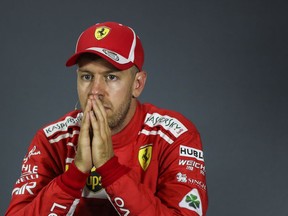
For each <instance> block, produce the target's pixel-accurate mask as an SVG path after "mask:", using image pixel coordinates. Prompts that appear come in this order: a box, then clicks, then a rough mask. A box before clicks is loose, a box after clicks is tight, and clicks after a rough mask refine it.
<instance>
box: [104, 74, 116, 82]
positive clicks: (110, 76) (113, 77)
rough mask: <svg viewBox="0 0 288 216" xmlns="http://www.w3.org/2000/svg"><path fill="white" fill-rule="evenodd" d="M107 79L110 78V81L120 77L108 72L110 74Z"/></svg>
mask: <svg viewBox="0 0 288 216" xmlns="http://www.w3.org/2000/svg"><path fill="white" fill-rule="evenodd" d="M106 79H107V80H110V81H115V80H117V79H118V77H117V76H115V75H113V74H108V75H107V76H106Z"/></svg>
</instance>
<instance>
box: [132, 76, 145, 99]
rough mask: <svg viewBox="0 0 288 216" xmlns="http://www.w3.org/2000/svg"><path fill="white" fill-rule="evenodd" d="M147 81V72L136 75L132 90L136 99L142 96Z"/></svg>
mask: <svg viewBox="0 0 288 216" xmlns="http://www.w3.org/2000/svg"><path fill="white" fill-rule="evenodd" d="M146 79H147V74H146V72H145V71H139V72H138V73H136V75H135V79H134V84H133V90H132V95H133V97H134V98H137V97H139V96H140V95H141V93H142V91H143V89H144V87H145V83H146Z"/></svg>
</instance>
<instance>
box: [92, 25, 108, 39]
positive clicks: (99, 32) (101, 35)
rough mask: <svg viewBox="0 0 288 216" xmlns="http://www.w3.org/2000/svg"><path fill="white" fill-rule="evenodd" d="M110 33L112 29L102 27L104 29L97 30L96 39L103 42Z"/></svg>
mask: <svg viewBox="0 0 288 216" xmlns="http://www.w3.org/2000/svg"><path fill="white" fill-rule="evenodd" d="M109 32H110V28H108V27H106V26H102V27H98V28H97V29H96V30H95V38H96V39H97V40H102V39H103V38H105V37H106V36H107V35H108V34H109Z"/></svg>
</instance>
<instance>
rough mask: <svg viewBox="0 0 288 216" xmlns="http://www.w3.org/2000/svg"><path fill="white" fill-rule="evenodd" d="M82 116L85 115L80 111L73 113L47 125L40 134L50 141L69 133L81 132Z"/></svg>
mask: <svg viewBox="0 0 288 216" xmlns="http://www.w3.org/2000/svg"><path fill="white" fill-rule="evenodd" d="M82 116H83V113H82V112H80V111H79V110H74V111H71V112H69V113H66V114H65V115H64V116H62V117H61V118H59V119H57V120H56V121H53V122H51V123H49V124H47V125H45V126H44V127H43V128H41V129H40V130H39V132H40V133H43V134H44V135H45V137H46V138H47V139H50V138H55V137H58V136H59V135H63V134H66V133H67V132H72V133H73V131H74V130H78V131H79V130H80V122H81V119H82Z"/></svg>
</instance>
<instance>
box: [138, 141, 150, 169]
mask: <svg viewBox="0 0 288 216" xmlns="http://www.w3.org/2000/svg"><path fill="white" fill-rule="evenodd" d="M151 157H152V145H146V146H142V147H141V148H140V150H139V152H138V160H139V163H140V166H141V167H142V169H143V170H144V171H146V169H147V168H148V166H149V164H150V162H151Z"/></svg>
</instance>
